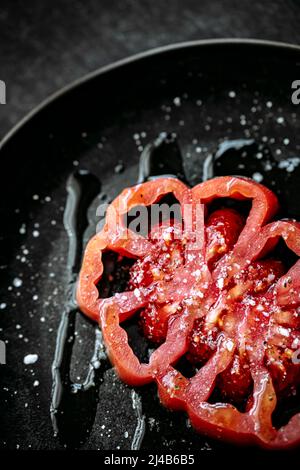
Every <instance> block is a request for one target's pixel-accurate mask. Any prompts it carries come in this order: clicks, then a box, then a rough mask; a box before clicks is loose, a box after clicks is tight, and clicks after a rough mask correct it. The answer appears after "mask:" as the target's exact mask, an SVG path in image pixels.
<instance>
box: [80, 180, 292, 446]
mask: <svg viewBox="0 0 300 470" xmlns="http://www.w3.org/2000/svg"><path fill="white" fill-rule="evenodd" d="M170 193H171V194H173V195H174V196H175V198H176V199H177V201H178V202H179V204H180V206H181V214H182V217H183V221H178V220H174V219H171V218H170V220H168V221H164V222H162V223H159V224H158V225H156V226H154V227H153V228H151V229H150V231H149V234H148V236H147V237H146V238H145V237H142V236H141V235H138V234H136V233H134V232H133V231H132V230H131V229H130V227H128V226H126V224H125V222H124V215H125V214H126V213H128V212H129V211H130V210H131V209H133V208H134V207H137V206H141V205H142V206H148V207H150V206H152V205H153V204H155V203H157V202H159V200H160V199H162V198H163V196H165V195H166V194H170ZM224 198H226V199H231V200H233V201H234V200H237V201H241V200H248V201H250V202H251V205H252V207H251V209H250V212H249V214H248V216H247V217H246V216H245V215H241V214H240V213H239V212H238V211H237V210H234V209H232V208H226V207H221V209H217V210H214V211H211V207H213V205H212V202H213V201H214V200H216V199H220V200H221V201H222V200H223V199H224ZM277 208H278V202H277V199H276V196H275V195H274V194H273V193H272V192H271V191H270V190H268V189H267V188H265V187H264V186H262V185H260V184H258V183H255V182H254V181H252V180H249V179H246V178H238V177H221V178H215V179H213V180H209V181H206V182H204V183H201V184H199V185H198V186H196V187H194V188H192V189H189V188H187V187H186V186H185V185H184V184H183V183H181V182H180V181H178V180H176V179H174V178H158V179H156V180H154V181H151V182H147V183H143V184H141V185H138V186H135V187H133V188H129V189H127V190H125V191H123V193H121V195H120V196H119V197H118V198H117V199H116V200H115V201H114V202H113V203H112V205H111V206H110V208H109V210H108V213H107V217H106V223H105V226H104V228H103V230H102V231H101V232H100V233H98V234H96V235H95V237H94V238H93V239H92V240H91V241H90V242H89V244H88V246H87V249H86V252H85V255H84V259H83V265H82V270H81V273H80V276H79V281H78V289H77V300H78V304H79V306H80V308H81V309H82V311H83V312H84V313H86V314H87V315H88V316H90V317H91V318H93V319H94V320H96V321H99V323H100V326H101V328H102V332H103V337H104V340H105V343H106V347H107V350H108V354H109V357H110V359H111V361H112V363H113V364H114V365H115V367H116V370H117V372H118V374H119V375H120V377H121V378H122V379H123V380H124V381H125V382H126V383H128V384H131V385H142V384H145V383H148V382H151V381H155V382H156V383H157V386H158V391H159V395H160V398H161V401H162V402H163V403H164V404H165V405H166V406H168V407H169V408H171V409H182V410H185V411H186V412H187V413H188V415H189V417H190V420H191V422H192V424H193V426H194V427H195V429H197V430H198V431H200V432H204V433H206V434H209V435H211V436H213V437H221V438H224V439H225V440H229V441H233V442H240V443H248V444H251V443H252V444H253V443H257V444H259V445H261V446H263V447H266V448H283V447H289V446H293V445H296V444H297V443H300V414H299V413H298V414H297V413H296V414H295V415H294V416H293V417H292V418H291V419H290V421H289V422H288V423H287V424H286V425H284V426H282V427H281V428H279V429H277V428H276V427H275V426H274V425H273V422H272V415H273V413H274V410H275V408H276V407H277V403H278V400H279V401H280V400H281V398H282V397H283V396H286V395H288V394H289V393H295V392H296V389H297V387H298V385H299V384H300V365H299V362H300V361H299V357H298V355H299V354H298V353H299V352H300V349H299V348H300V320H299V315H300V262H299V261H298V262H296V264H294V266H285V260H281V259H279V258H278V256H276V255H275V254H273V253H272V252H273V248H274V247H275V246H276V244H277V243H278V241H279V239H283V240H284V242H285V243H286V245H287V247H288V248H289V249H290V250H291V251H292V252H294V253H295V255H297V256H300V224H298V223H296V222H294V221H287V220H284V221H277V222H271V223H268V222H269V221H270V220H271V218H272V217H273V215H274V214H275V213H276V211H277ZM107 250H112V251H114V252H117V253H120V254H121V255H122V256H127V257H130V258H133V259H134V260H135V261H134V262H133V265H132V267H131V269H130V271H129V282H128V285H127V290H125V291H124V292H123V293H120V294H115V295H114V296H113V297H110V298H107V299H102V298H101V292H100V296H99V292H98V289H97V284H98V282H99V280H100V279H101V276H102V274H103V263H102V254H103V252H105V251H107ZM134 315H136V316H137V321H138V322H139V325H140V327H141V330H142V333H143V334H144V335H145V336H146V338H147V339H148V340H149V341H151V342H152V343H154V344H155V345H156V346H157V347H156V349H155V350H154V351H153V352H152V354H151V356H150V359H149V362H148V363H141V362H140V361H139V359H138V358H137V356H136V355H135V354H134V352H133V350H132V349H131V347H130V345H129V342H128V337H127V333H126V332H125V330H124V329H123V328H122V326H121V325H122V322H123V321H124V320H126V319H127V318H130V317H132V316H134ZM183 356H185V357H186V358H187V360H188V361H190V362H191V363H193V364H195V366H196V373H195V375H194V376H193V377H191V378H187V377H185V376H184V375H183V374H182V373H181V372H179V371H178V370H176V363H177V361H178V360H179V359H180V358H182V357H183ZM214 400H217V403H214ZM241 406H242V409H241Z"/></svg>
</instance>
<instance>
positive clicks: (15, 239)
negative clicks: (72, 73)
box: [0, 41, 300, 452]
mask: <svg viewBox="0 0 300 470" xmlns="http://www.w3.org/2000/svg"><path fill="white" fill-rule="evenodd" d="M299 75H300V48H298V47H296V46H289V45H280V44H271V43H266V42H258V41H204V42H195V43H188V44H180V45H176V46H171V47H167V48H163V49H159V50H157V51H153V52H150V53H146V54H142V55H139V56H136V57H133V58H132V59H129V60H125V61H122V62H120V63H118V64H115V65H113V66H110V67H106V68H104V69H102V70H100V71H97V72H96V73H94V74H92V75H90V76H88V77H86V78H84V79H83V80H81V81H79V82H78V83H76V84H74V85H72V86H71V87H68V88H66V89H64V90H62V92H59V93H58V94H57V95H56V96H54V97H52V98H50V100H48V101H47V102H46V103H45V104H43V105H42V106H41V107H39V108H38V109H37V110H36V111H34V112H33V113H31V115H30V116H29V117H27V118H26V119H25V120H24V121H23V122H22V123H21V124H20V125H19V126H17V127H16V128H15V129H14V130H13V131H12V132H11V133H10V134H9V135H8V136H7V137H6V138H5V139H4V141H3V142H2V146H1V153H0V155H1V175H0V178H1V183H0V192H1V199H0V200H1V236H0V241H1V249H0V253H1V261H0V274H1V291H0V292H1V293H0V309H1V310H0V321H1V330H0V339H3V340H6V342H7V364H6V365H1V366H0V368H1V371H0V372H1V386H0V400H1V401H0V403H1V425H0V426H1V431H0V432H1V436H0V447H1V448H9V449H15V448H22V449H23V448H25V449H27V448H32V449H57V448H63V447H64V446H65V445H66V442H67V444H68V445H69V446H75V447H80V448H83V449H117V448H120V449H130V448H132V447H137V446H138V443H137V442H136V441H135V442H133V441H134V436H135V437H137V433H136V425H137V423H138V416H137V415H138V410H137V409H135V410H134V409H133V406H132V393H133V392H132V390H131V389H130V388H128V387H127V386H125V385H124V384H123V383H121V382H120V381H119V380H118V378H116V376H115V374H114V372H113V370H111V369H109V368H108V367H106V371H105V372H104V373H103V382H101V381H99V384H97V387H96V391H97V394H99V403H98V406H97V407H94V401H93V400H94V397H91V403H92V405H89V404H87V403H86V401H85V402H84V403H83V404H78V403H77V405H74V413H73V415H74V416H76V415H77V416H78V417H79V421H80V419H81V417H82V415H83V414H84V415H87V419H86V420H85V424H84V426H83V427H81V425H80V423H76V419H75V420H74V423H72V425H71V426H70V425H68V424H67V425H66V429H65V430H64V433H63V434H62V436H61V438H60V439H59V438H57V437H54V436H53V429H52V425H51V419H50V412H49V409H50V402H51V387H52V378H51V364H52V361H53V358H54V351H55V343H56V336H57V329H58V326H59V322H60V317H61V314H62V311H63V306H64V305H65V299H66V292H67V289H68V273H67V267H66V264H67V253H68V237H67V234H66V231H65V229H64V225H63V212H64V209H65V203H66V181H67V179H68V177H69V175H70V174H71V173H72V172H73V171H74V170H78V169H85V170H89V171H90V172H91V173H93V174H94V175H96V176H97V177H98V178H99V180H100V182H101V195H100V196H99V197H96V198H95V199H94V201H93V203H92V205H91V207H90V210H89V214H88V215H89V221H90V227H89V230H88V231H87V232H86V235H85V242H86V240H87V239H88V237H89V236H90V234H91V233H92V232H93V230H94V229H95V223H96V215H95V214H96V208H97V206H98V205H99V203H100V202H101V200H104V199H105V197H106V196H107V197H108V198H109V199H111V198H112V197H114V196H115V195H117V194H118V193H119V191H120V190H121V189H122V188H124V187H126V186H129V185H132V184H134V183H135V181H136V179H137V175H138V162H139V157H140V153H141V151H142V150H143V148H144V146H145V144H146V143H148V142H150V141H152V140H153V139H154V138H155V137H156V136H157V135H158V134H160V133H161V132H162V131H167V132H175V133H176V134H177V136H178V138H179V143H180V147H181V150H182V154H183V157H184V167H185V173H186V177H187V179H188V181H189V183H190V184H192V185H193V184H195V183H197V182H199V181H201V178H202V167H203V161H204V160H205V159H206V158H207V157H208V155H209V154H212V153H215V152H216V151H217V148H218V145H219V144H220V143H221V142H223V141H224V140H225V139H245V138H246V139H255V140H256V141H257V142H259V143H261V142H262V143H263V144H266V145H267V146H268V147H269V149H270V150H271V152H272V154H273V156H274V159H275V160H274V161H275V164H276V165H277V162H279V161H280V160H283V161H285V162H286V159H288V158H294V160H291V161H288V162H287V163H284V164H283V165H282V164H281V166H283V168H281V169H280V171H279V172H278V171H277V170H276V171H275V173H274V175H275V176H274V175H273V173H272V175H273V176H272V178H273V180H274V181H275V187H277V188H278V189H280V190H281V197H282V200H283V201H284V202H285V209H286V211H285V213H286V215H290V216H299V215H300V204H299V202H298V200H299V192H298V191H299V190H298V183H297V182H298V181H299V173H298V171H297V168H298V160H297V159H298V157H299V156H300V147H299V144H300V142H299V135H300V120H299V107H298V108H297V106H295V105H293V104H292V102H291V94H292V90H291V83H292V81H293V80H295V79H297V78H299ZM264 158H265V157H264ZM264 158H263V161H264ZM230 162H231V163H230ZM120 163H122V165H123V166H124V168H123V171H121V170H122V167H121V166H120ZM228 165H229V166H228V167H227V170H226V171H228V172H230V173H233V174H236V173H240V174H241V173H243V170H242V169H239V170H238V171H237V164H236V158H235V157H233V159H232V160H231V159H230V158H229V160H228ZM230 165H231V166H230ZM257 165H261V164H260V163H257ZM259 168H260V170H259V173H260V174H261V175H262V176H264V178H265V182H266V183H267V184H268V185H269V186H272V184H273V183H272V178H270V177H269V176H268V170H266V171H265V169H261V166H259ZM290 170H294V171H290ZM224 171H225V170H224ZM245 171H246V172H247V171H248V173H249V171H250V170H249V169H248V170H247V168H246V169H245ZM251 171H252V170H251ZM256 176H257V175H256ZM288 209H289V210H288ZM76 328H77V336H76V341H75V345H74V349H73V359H72V378H73V379H74V380H76V381H79V382H80V381H81V382H82V381H83V380H84V377H85V374H86V369H87V365H88V363H89V360H90V357H91V356H92V353H93V345H94V329H93V326H92V324H91V323H89V322H88V321H86V320H85V319H84V318H83V317H81V316H79V315H78V316H77V327H76ZM28 354H38V361H37V362H36V363H35V364H32V365H29V366H28V365H27V366H26V365H25V364H24V363H23V359H24V357H25V356H26V355H28ZM77 377H78V379H77ZM98 387H99V389H98ZM136 397H137V399H139V398H140V399H141V401H142V413H143V415H144V425H145V434H144V438H143V439H142V442H141V448H142V449H155V450H156V451H159V450H167V449H169V450H176V451H178V452H187V451H189V450H195V449H197V450H200V449H208V448H213V449H220V448H222V449H224V448H228V446H226V445H225V444H220V443H216V442H214V441H211V440H209V441H208V440H207V439H206V438H204V437H203V436H200V435H197V434H196V433H195V432H194V431H193V430H192V429H191V428H190V427H188V426H187V425H186V417H185V416H184V415H183V414H182V413H181V414H173V413H170V412H168V411H167V410H166V409H164V408H163V407H161V406H160V405H159V403H158V400H157V398H156V390H155V387H154V386H149V387H145V388H143V389H142V390H141V391H138V395H137V396H136ZM76 407H77V408H76ZM93 407H94V408H93ZM94 414H95V418H94ZM139 420H140V421H139V424H140V425H143V417H142V418H141V417H140V418H139ZM86 421H87V422H86ZM89 421H91V422H93V421H94V424H93V425H91V423H89ZM80 429H81V431H82V430H83V433H81V435H80V437H79V438H78V439H77V437H78V432H79V430H80ZM82 434H84V435H82ZM68 436H69V438H68ZM76 436H77V437H76Z"/></svg>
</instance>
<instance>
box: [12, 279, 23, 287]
mask: <svg viewBox="0 0 300 470" xmlns="http://www.w3.org/2000/svg"><path fill="white" fill-rule="evenodd" d="M22 284H23V281H22V279H20V278H19V277H15V278H14V280H13V286H14V287H21V285H22Z"/></svg>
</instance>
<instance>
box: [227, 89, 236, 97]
mask: <svg viewBox="0 0 300 470" xmlns="http://www.w3.org/2000/svg"><path fill="white" fill-rule="evenodd" d="M228 96H229V98H235V97H236V92H235V91H233V90H231V91H230V92H229V93H228Z"/></svg>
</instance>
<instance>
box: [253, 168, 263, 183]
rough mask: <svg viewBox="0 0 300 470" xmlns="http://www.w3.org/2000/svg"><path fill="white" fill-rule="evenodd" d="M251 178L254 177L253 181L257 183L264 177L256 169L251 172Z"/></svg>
mask: <svg viewBox="0 0 300 470" xmlns="http://www.w3.org/2000/svg"><path fill="white" fill-rule="evenodd" d="M252 178H253V179H254V181H256V182H257V183H260V182H261V181H262V180H263V179H264V177H263V175H262V174H261V173H259V172H258V171H256V172H255V173H253V175H252Z"/></svg>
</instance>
